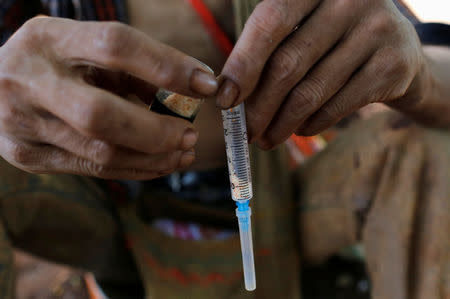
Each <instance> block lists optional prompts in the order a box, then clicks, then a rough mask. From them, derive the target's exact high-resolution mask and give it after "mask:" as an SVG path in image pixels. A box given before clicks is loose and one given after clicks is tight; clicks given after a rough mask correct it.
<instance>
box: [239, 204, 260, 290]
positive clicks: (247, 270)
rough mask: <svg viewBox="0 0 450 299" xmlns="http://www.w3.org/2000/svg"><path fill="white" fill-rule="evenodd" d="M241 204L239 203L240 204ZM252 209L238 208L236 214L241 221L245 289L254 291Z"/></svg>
mask: <svg viewBox="0 0 450 299" xmlns="http://www.w3.org/2000/svg"><path fill="white" fill-rule="evenodd" d="M238 206H239V204H238ZM251 214H252V210H251V208H249V207H248V202H247V204H246V208H244V209H241V208H240V207H238V208H237V209H236V216H237V217H238V221H239V235H240V238H241V251H242V265H243V269H244V281H245V289H246V290H247V291H253V290H255V289H256V276H255V261H254V257H253V241H252V223H251V218H250V216H251Z"/></svg>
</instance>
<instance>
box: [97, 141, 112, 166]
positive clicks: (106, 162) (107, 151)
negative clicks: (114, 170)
mask: <svg viewBox="0 0 450 299" xmlns="http://www.w3.org/2000/svg"><path fill="white" fill-rule="evenodd" d="M116 153H117V150H116V148H115V147H114V146H112V145H110V144H107V143H106V142H103V141H99V140H98V141H94V144H93V145H92V148H91V153H90V156H91V157H92V160H93V161H94V162H95V163H96V164H99V165H101V166H111V165H112V164H113V163H114V161H115V158H116V156H117V155H116Z"/></svg>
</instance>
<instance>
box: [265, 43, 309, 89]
mask: <svg viewBox="0 0 450 299" xmlns="http://www.w3.org/2000/svg"><path fill="white" fill-rule="evenodd" d="M301 62H302V55H301V54H300V51H298V50H295V49H294V47H287V46H284V47H282V48H280V49H279V50H278V51H277V52H276V53H275V54H274V55H273V57H272V60H271V62H270V67H269V68H270V71H269V74H270V75H271V77H272V79H274V80H276V82H281V83H286V84H288V85H289V84H294V83H296V80H297V79H298V76H299V72H300V70H299V68H300V65H301Z"/></svg>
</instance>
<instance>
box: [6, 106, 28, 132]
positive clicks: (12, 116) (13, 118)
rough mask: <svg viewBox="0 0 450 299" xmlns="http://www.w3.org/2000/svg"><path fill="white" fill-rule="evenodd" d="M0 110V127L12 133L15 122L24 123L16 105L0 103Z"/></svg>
mask: <svg viewBox="0 0 450 299" xmlns="http://www.w3.org/2000/svg"><path fill="white" fill-rule="evenodd" d="M2 106H3V107H2V109H1V111H0V127H1V128H3V129H5V130H6V131H8V132H10V133H12V132H11V131H14V128H15V127H16V125H17V124H21V123H24V122H23V119H24V116H23V114H22V112H20V111H19V110H18V109H17V108H16V107H14V106H12V105H2Z"/></svg>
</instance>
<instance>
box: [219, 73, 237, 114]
mask: <svg viewBox="0 0 450 299" xmlns="http://www.w3.org/2000/svg"><path fill="white" fill-rule="evenodd" d="M239 93H240V91H239V87H238V86H237V85H236V84H235V83H234V82H233V81H231V80H230V79H226V80H225V81H224V82H223V83H222V85H221V86H220V88H219V92H218V94H217V106H219V107H220V108H222V109H228V108H230V107H231V105H233V104H234V102H236V101H237V99H238V97H239Z"/></svg>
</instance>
